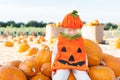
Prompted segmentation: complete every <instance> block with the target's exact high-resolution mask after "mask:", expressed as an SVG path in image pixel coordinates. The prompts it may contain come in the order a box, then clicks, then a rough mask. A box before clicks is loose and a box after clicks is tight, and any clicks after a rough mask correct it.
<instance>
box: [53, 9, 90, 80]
mask: <svg viewBox="0 0 120 80" xmlns="http://www.w3.org/2000/svg"><path fill="white" fill-rule="evenodd" d="M62 27H63V28H65V32H64V33H60V34H59V36H58V41H57V42H56V45H55V48H54V51H53V53H52V80H67V79H68V76H69V74H70V71H72V73H73V74H74V76H75V78H76V80H90V78H89V76H88V75H87V72H86V71H88V67H87V64H88V62H87V57H86V53H85V50H84V42H83V38H82V37H81V34H80V33H79V32H78V29H80V28H82V21H81V20H80V18H79V15H78V14H77V11H76V10H74V11H73V12H72V13H69V14H67V15H66V16H65V18H64V19H63V22H62Z"/></svg>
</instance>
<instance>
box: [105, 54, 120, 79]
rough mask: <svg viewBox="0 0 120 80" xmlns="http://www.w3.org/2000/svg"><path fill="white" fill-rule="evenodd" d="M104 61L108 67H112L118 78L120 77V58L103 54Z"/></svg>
mask: <svg viewBox="0 0 120 80" xmlns="http://www.w3.org/2000/svg"><path fill="white" fill-rule="evenodd" d="M103 61H104V62H105V64H106V66H108V67H110V68H111V69H112V70H113V71H114V73H115V75H116V76H117V77H119V76H120V58H116V57H114V56H112V55H109V54H103Z"/></svg>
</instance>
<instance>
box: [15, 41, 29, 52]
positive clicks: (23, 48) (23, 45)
mask: <svg viewBox="0 0 120 80" xmlns="http://www.w3.org/2000/svg"><path fill="white" fill-rule="evenodd" d="M29 48H30V46H29V44H28V43H20V44H19V45H18V48H17V51H18V52H25V51H27V50H28V49H29Z"/></svg>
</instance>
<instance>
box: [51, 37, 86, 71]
mask: <svg viewBox="0 0 120 80" xmlns="http://www.w3.org/2000/svg"><path fill="white" fill-rule="evenodd" d="M54 69H78V70H79V69H80V70H81V69H84V70H87V67H86V54H85V51H84V44H83V38H82V37H78V38H77V39H71V40H68V39H67V38H66V37H63V36H59V38H58V53H57V56H56V58H55V61H54V64H53V70H54Z"/></svg>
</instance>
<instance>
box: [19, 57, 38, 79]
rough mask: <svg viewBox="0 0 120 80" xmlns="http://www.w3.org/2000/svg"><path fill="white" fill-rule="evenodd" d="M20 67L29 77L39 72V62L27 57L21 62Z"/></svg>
mask: <svg viewBox="0 0 120 80" xmlns="http://www.w3.org/2000/svg"><path fill="white" fill-rule="evenodd" d="M19 69H20V70H22V71H23V72H24V73H25V74H26V75H27V76H29V77H31V76H34V75H35V74H37V72H39V67H38V64H37V63H36V62H35V60H33V59H27V60H25V61H23V62H22V63H20V65H19Z"/></svg>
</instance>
